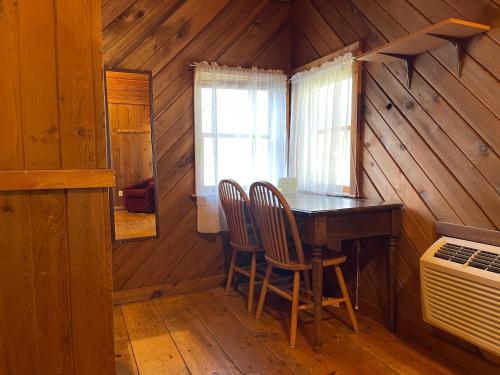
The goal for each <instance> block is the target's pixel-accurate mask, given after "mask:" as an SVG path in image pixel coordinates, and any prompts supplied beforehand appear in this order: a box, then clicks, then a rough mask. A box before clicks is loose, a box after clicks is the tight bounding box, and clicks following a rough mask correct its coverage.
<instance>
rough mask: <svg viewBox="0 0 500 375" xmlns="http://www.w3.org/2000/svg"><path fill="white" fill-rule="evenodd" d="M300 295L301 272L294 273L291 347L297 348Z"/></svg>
mask: <svg viewBox="0 0 500 375" xmlns="http://www.w3.org/2000/svg"><path fill="white" fill-rule="evenodd" d="M299 293H300V271H295V272H294V273H293V292H292V318H291V327H290V346H292V347H294V346H295V339H296V337H297V319H298V313H299Z"/></svg>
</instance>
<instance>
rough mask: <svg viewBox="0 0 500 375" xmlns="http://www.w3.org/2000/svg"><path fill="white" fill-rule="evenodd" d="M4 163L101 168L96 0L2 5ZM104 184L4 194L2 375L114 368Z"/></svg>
mask: <svg viewBox="0 0 500 375" xmlns="http://www.w3.org/2000/svg"><path fill="white" fill-rule="evenodd" d="M0 60H1V61H2V67H3V74H2V78H1V79H0V124H1V125H0V126H1V128H2V132H1V136H0V170H22V169H96V168H105V167H106V159H105V138H104V134H105V133H104V121H103V114H104V105H103V95H102V53H101V13H100V1H98V0H91V1H85V2H81V1H66V0H56V1H53V0H40V1H36V2H27V1H14V0H5V1H1V2H0ZM111 281H112V280H111V241H110V231H109V213H108V196H107V192H106V190H105V189H75V190H50V191H33V192H26V191H13V192H2V193H0V332H1V334H0V373H1V374H20V375H24V374H111V373H113V371H114V358H113V332H112V309H111V292H112V290H111Z"/></svg>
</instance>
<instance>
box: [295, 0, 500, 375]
mask: <svg viewBox="0 0 500 375" xmlns="http://www.w3.org/2000/svg"><path fill="white" fill-rule="evenodd" d="M499 14H500V9H499V7H498V5H496V4H495V2H493V1H488V0H479V1H473V2H472V1H461V0H436V1H425V0H296V1H295V2H294V4H293V6H292V20H293V34H292V45H293V48H292V65H293V67H297V66H300V65H303V64H305V63H307V62H309V61H311V60H314V59H316V58H319V57H321V56H323V55H326V54H327V53H330V52H333V51H334V50H335V49H338V48H341V47H343V46H344V45H348V44H350V43H353V42H355V41H357V40H360V39H361V40H363V41H364V48H365V50H369V49H372V48H375V47H377V46H380V45H382V44H384V43H386V42H388V41H393V40H394V39H396V38H399V37H401V36H403V35H406V34H407V33H410V32H412V31H415V30H418V29H419V28H422V27H425V26H427V25H429V24H432V23H435V22H438V21H441V20H443V19H446V18H450V17H456V18H462V19H467V20H471V21H475V22H483V23H487V24H488V23H491V22H493V24H495V23H496V24H498V22H499V21H498V20H499V19H500V18H499ZM499 41H500V39H499V29H498V27H496V28H493V29H492V30H491V31H489V32H488V33H486V34H484V35H481V36H478V37H476V38H474V39H472V40H471V41H470V42H469V43H468V44H467V53H466V55H465V57H464V60H463V71H462V77H457V76H456V74H455V63H454V50H453V48H452V47H451V46H446V47H443V48H440V49H438V50H435V51H431V52H428V53H424V54H422V55H420V56H419V57H418V58H417V60H416V63H415V72H414V74H413V79H412V84H411V89H407V88H406V86H405V74H406V71H405V69H404V67H403V65H402V64H401V63H398V62H395V63H391V64H386V65H382V64H375V63H366V64H365V65H364V69H363V70H364V73H363V86H364V87H363V113H364V114H363V117H362V123H361V128H362V131H361V137H362V144H363V148H362V160H361V165H362V180H361V187H362V191H363V192H364V194H365V196H367V197H373V198H379V197H382V198H383V199H386V200H395V201H400V202H402V203H403V204H404V206H405V208H404V214H403V220H402V229H403V231H402V238H401V243H400V251H399V254H398V294H399V297H398V311H397V312H398V330H399V332H400V334H402V335H405V336H407V337H412V338H414V339H417V340H419V341H420V342H421V343H423V344H424V345H425V346H427V347H428V348H431V349H434V351H436V347H437V346H439V348H440V350H441V354H442V355H443V356H445V357H447V358H449V359H451V360H453V361H458V362H461V363H462V364H464V363H466V364H467V367H468V368H470V370H471V371H472V372H476V373H488V372H491V371H493V369H492V367H490V366H489V365H488V364H487V363H486V362H485V361H483V360H480V359H479V356H477V355H474V354H477V349H476V348H474V347H472V346H471V345H468V344H466V343H464V342H461V341H459V340H457V339H455V338H451V337H449V336H448V335H445V334H443V333H437V332H436V331H435V330H434V329H432V328H430V327H429V326H427V325H425V324H424V323H423V321H422V319H421V313H420V289H419V263H418V262H419V257H420V255H421V254H422V253H423V252H424V251H425V250H426V248H427V247H428V246H429V245H430V244H431V243H432V242H433V238H434V231H433V225H434V223H435V221H436V220H443V221H447V222H452V223H457V224H465V225H471V226H477V227H481V228H488V229H498V226H499V225H500V198H499V194H498V192H499V189H500V173H499V171H500V163H499V159H498V153H499V149H500V132H499V130H498V129H499V126H500V121H499V118H498V116H499V109H500V102H499V101H498V96H499V90H498V87H499V86H498V75H499V73H500V63H499V61H500V59H499V57H498V55H499V54H500V48H499ZM363 245H364V246H363V248H364V252H363V254H362V257H361V262H362V265H363V272H362V275H361V283H362V286H361V291H360V297H361V302H362V304H361V312H362V313H363V312H364V313H369V314H370V315H373V316H375V317H379V318H381V317H382V316H383V311H384V303H385V297H384V294H385V288H386V285H385V283H386V279H385V264H384V261H383V257H380V256H377V255H375V254H376V252H377V251H381V250H382V249H381V246H382V245H383V243H379V242H377V241H365V242H364V244H363ZM450 343H452V344H450ZM460 347H461V348H465V349H467V351H464V350H462V349H461V348H460ZM471 353H473V354H471Z"/></svg>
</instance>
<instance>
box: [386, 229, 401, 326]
mask: <svg viewBox="0 0 500 375" xmlns="http://www.w3.org/2000/svg"><path fill="white" fill-rule="evenodd" d="M397 248H398V238H397V237H390V238H389V253H388V258H387V259H388V282H389V286H388V288H387V290H388V292H389V296H388V304H389V306H388V315H389V316H388V326H389V329H390V330H391V331H394V330H395V329H396V313H395V309H396V251H397Z"/></svg>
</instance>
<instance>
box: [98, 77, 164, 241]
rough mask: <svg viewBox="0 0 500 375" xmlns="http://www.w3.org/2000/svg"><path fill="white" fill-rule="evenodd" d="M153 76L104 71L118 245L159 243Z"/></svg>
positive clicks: (113, 217)
mask: <svg viewBox="0 0 500 375" xmlns="http://www.w3.org/2000/svg"><path fill="white" fill-rule="evenodd" d="M151 81H152V80H151V73H150V72H142V71H131V70H126V71H125V70H106V71H105V90H106V119H107V121H106V122H107V130H108V163H109V165H110V168H112V169H114V171H115V178H116V186H115V187H114V188H112V189H110V197H109V198H110V199H109V200H110V206H111V207H110V208H111V210H110V212H111V227H112V228H111V229H112V233H113V240H114V241H126V240H136V239H147V238H158V236H159V233H160V232H159V222H158V199H157V179H156V155H155V148H154V145H155V142H154V129H153V125H154V119H153V105H152V100H151V98H152V94H151V93H152V87H151Z"/></svg>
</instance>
